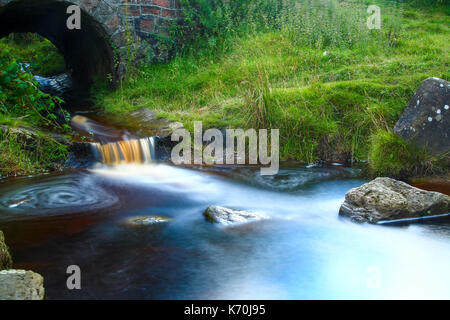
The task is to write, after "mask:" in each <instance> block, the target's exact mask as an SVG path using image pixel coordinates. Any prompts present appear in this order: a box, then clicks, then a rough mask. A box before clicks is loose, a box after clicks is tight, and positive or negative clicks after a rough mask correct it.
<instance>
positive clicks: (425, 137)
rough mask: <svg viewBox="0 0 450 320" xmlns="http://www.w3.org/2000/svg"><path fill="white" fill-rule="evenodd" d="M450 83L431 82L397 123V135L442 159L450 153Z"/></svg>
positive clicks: (433, 79)
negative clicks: (443, 155)
mask: <svg viewBox="0 0 450 320" xmlns="http://www.w3.org/2000/svg"><path fill="white" fill-rule="evenodd" d="M449 105H450V82H448V81H445V80H442V79H438V78H428V79H426V80H424V81H423V82H422V83H421V84H420V86H419V88H418V89H417V91H416V94H415V95H414V97H413V98H412V100H411V102H410V103H409V105H408V107H407V108H406V109H405V111H404V112H403V114H402V116H401V117H400V119H399V120H398V121H397V123H396V125H395V127H394V132H395V133H397V134H398V135H399V136H400V137H402V138H403V139H405V140H406V141H408V142H410V143H412V144H414V145H416V146H419V147H424V148H426V149H427V150H428V151H429V152H430V153H431V154H435V155H439V154H443V153H446V152H449V151H450V139H449V137H450V109H449Z"/></svg>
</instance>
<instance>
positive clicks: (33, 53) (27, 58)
mask: <svg viewBox="0 0 450 320" xmlns="http://www.w3.org/2000/svg"><path fill="white" fill-rule="evenodd" d="M0 46H1V47H2V48H4V49H8V50H9V51H10V52H11V54H12V55H13V56H14V57H15V58H16V59H17V60H18V61H20V62H22V63H28V64H29V65H30V66H29V70H30V71H31V73H33V74H34V75H40V76H43V77H48V76H52V75H56V74H61V73H63V72H65V70H66V64H65V61H64V57H63V56H62V55H61V54H60V53H59V51H58V49H57V48H56V47H55V46H54V45H53V44H52V43H51V42H50V41H49V40H47V39H45V38H44V37H41V36H40V35H38V34H35V33H12V34H10V35H9V36H7V37H5V38H2V39H0Z"/></svg>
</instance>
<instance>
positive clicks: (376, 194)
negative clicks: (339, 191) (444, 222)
mask: <svg viewBox="0 0 450 320" xmlns="http://www.w3.org/2000/svg"><path fill="white" fill-rule="evenodd" d="M449 212H450V197H449V196H447V195H445V194H442V193H439V192H432V191H425V190H421V189H418V188H415V187H412V186H410V185H409V184H407V183H404V182H401V181H397V180H394V179H391V178H376V179H375V180H372V181H370V182H368V183H365V184H363V185H362V186H361V187H358V188H353V189H351V190H350V191H348V192H347V194H346V195H345V202H344V203H343V204H342V206H341V208H340V210H339V214H340V215H344V216H348V217H350V218H351V219H352V220H353V221H355V222H370V223H377V222H379V221H389V220H396V219H404V218H418V217H424V216H432V215H439V214H446V213H449Z"/></svg>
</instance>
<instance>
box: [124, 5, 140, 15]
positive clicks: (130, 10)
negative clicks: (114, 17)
mask: <svg viewBox="0 0 450 320" xmlns="http://www.w3.org/2000/svg"><path fill="white" fill-rule="evenodd" d="M120 11H122V13H123V14H128V15H129V16H132V17H139V16H140V15H141V10H140V8H139V7H138V6H121V7H120Z"/></svg>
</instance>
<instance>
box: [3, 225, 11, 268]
mask: <svg viewBox="0 0 450 320" xmlns="http://www.w3.org/2000/svg"><path fill="white" fill-rule="evenodd" d="M11 267H12V258H11V254H10V253H9V249H8V246H7V245H6V243H5V237H4V236H3V232H2V231H1V230H0V270H2V269H9V268H11Z"/></svg>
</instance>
